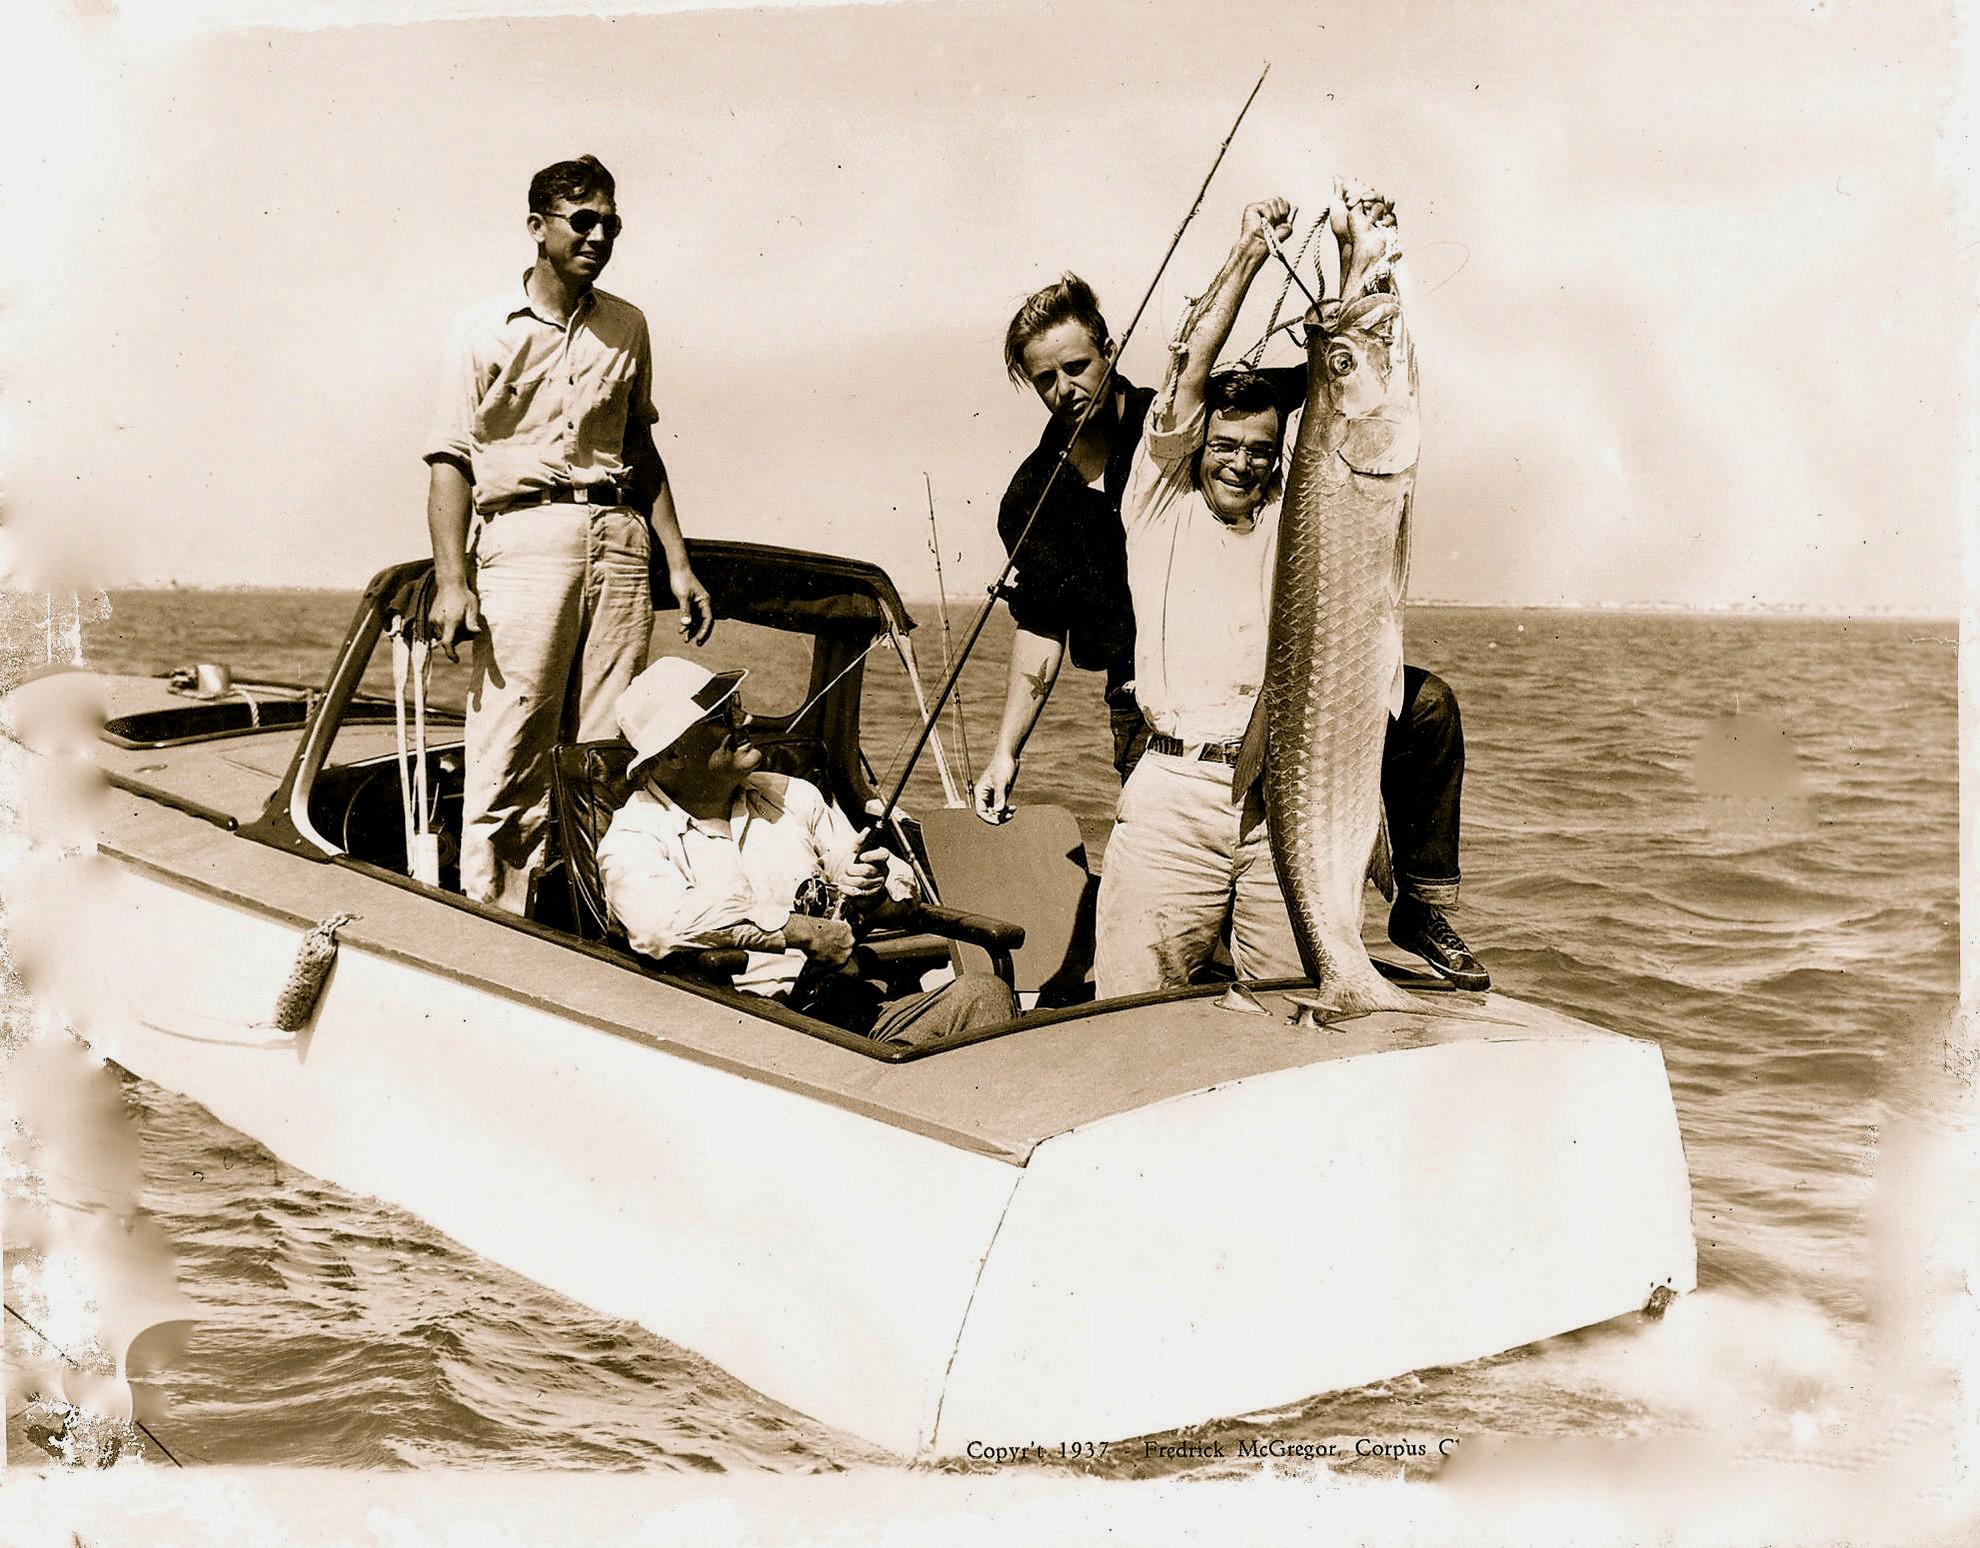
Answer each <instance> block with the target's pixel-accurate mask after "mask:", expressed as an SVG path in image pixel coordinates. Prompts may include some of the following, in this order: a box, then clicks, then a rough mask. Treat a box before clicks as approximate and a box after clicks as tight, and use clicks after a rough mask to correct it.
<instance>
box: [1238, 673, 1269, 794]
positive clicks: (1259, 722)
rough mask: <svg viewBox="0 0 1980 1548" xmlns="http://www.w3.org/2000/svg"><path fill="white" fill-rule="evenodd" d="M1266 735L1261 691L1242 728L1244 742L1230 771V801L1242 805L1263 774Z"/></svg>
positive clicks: (1262, 693)
mask: <svg viewBox="0 0 1980 1548" xmlns="http://www.w3.org/2000/svg"><path fill="white" fill-rule="evenodd" d="M1266 741H1267V733H1266V729H1265V694H1264V691H1263V690H1262V689H1261V690H1260V692H1259V695H1258V697H1257V698H1255V699H1253V700H1252V701H1251V719H1250V721H1249V722H1247V723H1246V725H1245V728H1244V742H1243V743H1242V745H1240V746H1239V748H1238V757H1237V767H1236V768H1235V769H1233V770H1232V771H1231V800H1233V801H1234V802H1239V803H1242V802H1243V800H1244V798H1245V797H1246V796H1247V795H1249V794H1251V787H1252V786H1253V785H1255V784H1257V783H1258V780H1259V776H1261V775H1262V774H1264V772H1265V753H1266Z"/></svg>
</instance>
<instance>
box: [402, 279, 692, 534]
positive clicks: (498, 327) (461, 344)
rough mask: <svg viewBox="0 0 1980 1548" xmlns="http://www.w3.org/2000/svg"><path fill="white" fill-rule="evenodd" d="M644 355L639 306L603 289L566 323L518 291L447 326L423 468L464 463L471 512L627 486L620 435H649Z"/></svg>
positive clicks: (649, 370) (646, 346)
mask: <svg viewBox="0 0 1980 1548" xmlns="http://www.w3.org/2000/svg"><path fill="white" fill-rule="evenodd" d="M657 417H658V416H657V415H656V414H655V412H654V408H653V347H652V344H651V342H650V340H649V339H648V337H647V331H646V319H645V317H643V316H642V315H641V314H640V310H639V308H638V307H636V306H634V305H632V304H631V303H630V302H627V301H621V300H620V299H619V298H618V297H617V296H615V295H612V294H610V293H608V292H606V291H603V290H595V289H594V290H592V291H591V292H590V293H589V294H587V295H586V296H585V298H584V299H583V300H582V301H581V302H579V303H578V307H577V310H576V311H575V312H574V313H572V315H571V318H570V321H569V322H568V323H563V324H558V323H554V322H551V321H549V320H548V319H547V318H545V317H542V316H540V315H539V314H538V313H537V312H536V311H535V309H534V308H533V307H532V306H531V305H530V301H529V297H528V295H527V293H526V292H523V291H516V292H511V293H510V295H509V296H508V297H507V298H506V299H502V300H491V301H487V302H483V303H482V304H480V305H478V306H474V307H470V308H469V309H467V310H466V311H464V312H462V313H461V314H460V316H459V318H458V319H457V320H456V321H455V324H454V328H453V332H452V335H451V337H450V339H449V342H448V352H447V365H446V370H445V373H444V375H443V376H442V378H441V385H440V402H439V408H438V412H437V413H436V414H435V415H434V421H433V433H432V435H431V437H430V438H429V440H428V443H427V450H426V457H427V460H428V461H432V460H434V459H435V458H439V457H451V458H455V459H458V460H459V461H460V462H462V463H464V464H466V466H467V468H468V470H469V476H470V478H471V479H472V481H473V484H474V504H475V509H477V510H479V511H482V512H488V511H494V510H500V509H501V508H502V506H504V505H505V504H507V503H508V502H509V501H511V500H513V499H514V498H515V497H516V496H518V495H521V494H528V493H532V492H536V491H541V490H547V489H556V488H560V487H573V486H579V485H591V484H602V483H616V482H618V481H619V480H621V479H623V478H624V477H625V476H626V472H627V468H626V460H625V444H626V426H627V424H628V423H629V422H632V423H641V424H651V423H652V422H653V421H654V419H656V418H657Z"/></svg>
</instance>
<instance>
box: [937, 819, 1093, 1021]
mask: <svg viewBox="0 0 1980 1548" xmlns="http://www.w3.org/2000/svg"><path fill="white" fill-rule="evenodd" d="M919 815H920V820H921V839H922V844H923V846H924V847H925V848H926V850H927V852H928V868H929V871H930V872H931V873H932V874H933V876H934V878H935V890H936V892H937V893H938V894H939V895H940V898H941V901H942V903H943V905H944V906H945V907H947V908H956V909H962V910H964V911H965V912H968V913H972V914H988V915H989V916H990V917H991V918H993V919H1007V920H1009V921H1010V922H1011V923H1012V924H1018V925H1023V926H1024V944H1023V945H1022V946H1020V947H1019V948H1018V949H1017V951H1016V952H1015V953H1014V963H1015V968H1016V972H1015V976H1014V978H1013V980H1012V984H1013V987H1014V988H1016V989H1017V991H1018V992H1019V993H1020V994H1026V993H1032V992H1036V994H1037V996H1038V1003H1039V1004H1040V1005H1069V1004H1074V1003H1076V1002H1078V1001H1080V1000H1082V999H1086V998H1088V997H1090V995H1091V993H1092V991H1091V989H1090V988H1089V987H1088V984H1087V975H1088V973H1089V971H1090V969H1091V968H1092V965H1093V902H1094V894H1095V893H1096V892H1097V891H1098V887H1099V884H1098V882H1097V881H1096V880H1095V879H1094V878H1093V877H1091V876H1090V875H1089V874H1088V873H1087V869H1086V846H1085V843H1084V842H1083V841H1082V840H1081V838H1080V833H1079V822H1078V820H1077V819H1076V818H1074V816H1073V814H1072V813H1071V812H1069V811H1067V810H1066V809H1065V808H1064V807H1062V806H1040V805H1033V804H1031V803H1028V802H1027V803H1026V804H1025V805H1023V806H1020V807H1019V808H1018V809H1017V811H1016V812H1015V813H1014V814H1013V815H1012V817H1011V820H1010V821H1009V822H1005V823H1000V824H998V825H996V826H994V827H993V826H992V825H990V824H989V823H986V822H984V821H983V820H982V819H981V818H980V817H978V816H977V815H976V814H975V813H974V812H972V811H970V810H969V809H968V808H967V807H937V808H934V809H931V810H928V811H924V812H922V813H920V814H919ZM956 954H957V957H958V959H959V960H958V962H957V966H959V967H974V968H978V969H987V968H988V967H989V957H988V956H987V955H986V954H985V953H984V952H983V951H982V950H981V949H980V948H978V947H975V946H963V945H958V946H957V948H956Z"/></svg>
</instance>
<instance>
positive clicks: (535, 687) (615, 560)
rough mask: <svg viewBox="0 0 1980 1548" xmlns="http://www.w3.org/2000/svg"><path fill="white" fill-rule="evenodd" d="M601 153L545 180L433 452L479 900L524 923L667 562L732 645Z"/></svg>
mask: <svg viewBox="0 0 1980 1548" xmlns="http://www.w3.org/2000/svg"><path fill="white" fill-rule="evenodd" d="M614 194H615V185H614V183H613V180H612V174H611V173H610V172H608V171H606V169H605V168H604V166H603V165H602V164H601V163H600V162H599V161H598V159H597V158H596V157H594V156H582V157H579V158H578V159H577V160H576V161H560V162H557V163H555V164H554V165H552V166H548V167H545V168H544V169H543V170H542V171H541V172H538V173H537V174H536V176H535V177H534V178H532V179H531V180H530V185H529V216H528V219H527V221H526V225H527V227H528V230H529V234H530V237H531V239H532V240H533V241H534V242H535V244H536V261H535V263H534V264H532V265H531V266H530V268H529V269H528V270H527V271H526V272H525V273H524V275H523V277H522V284H521V286H520V287H519V288H517V289H513V290H511V291H509V292H508V293H507V294H506V295H503V296H501V297H499V298H497V299H495V300H491V301H489V302H487V303H485V304H482V305H479V306H476V307H473V308H471V309H470V310H468V311H467V312H465V313H463V314H462V316H461V318H460V320H459V321H458V323H457V324H456V326H455V329H454V333H453V338H452V342H451V346H450V355H449V360H448V364H447V370H446V374H445V376H444V378H443V380H442V385H441V393H440V407H439V413H438V416H437V419H436V422H435V426H434V430H433V435H432V438H431V441H430V442H429V449H428V451H427V453H426V462H427V465H428V468H429V469H430V473H429V478H428V487H427V506H426V512H427V526H428V529H429V531H430V533H431V536H432V540H433V570H434V581H435V589H434V596H433V604H432V608H431V612H430V615H429V617H430V628H431V631H432V634H433V636H434V638H435V639H436V640H437V641H438V642H439V643H440V645H441V646H442V647H443V648H444V649H445V650H446V651H447V654H448V656H449V657H450V658H453V657H454V646H455V642H456V641H457V640H459V639H460V638H462V637H463V636H468V637H471V638H472V640H473V668H472V673H471V676H470V679H469V689H468V707H467V778H466V790H465V798H464V801H463V813H462V832H461V890H462V891H463V892H464V893H466V894H467V896H468V897H470V898H473V899H475V900H476V901H478V902H483V903H489V904H493V905H495V906H496V907H499V908H503V909H507V910H508V911H510V912H511V913H518V914H519V913H522V912H524V911H525V910H526V909H527V907H528V904H529V897H530V887H531V883H532V881H533V879H534V877H535V875H536V872H537V870H538V868H539V866H540V865H541V862H542V850H543V833H544V827H545V823H546V820H547V816H548V811H549V784H550V750H551V748H552V747H553V746H554V745H555V744H556V743H557V741H558V740H559V739H560V738H561V739H575V740H580V741H590V740H593V739H595V738H598V737H604V736H609V735H610V734H611V733H612V729H613V720H612V707H613V704H614V703H615V702H616V700H617V699H618V696H619V693H620V691H621V690H622V689H623V688H624V687H625V686H626V684H628V683H629V682H631V681H632V679H633V678H634V677H635V676H636V675H637V674H638V673H639V671H640V670H641V668H643V667H644V666H645V664H646V657H647V648H648V642H649V639H650V636H651V631H652V623H653V603H652V594H651V590H650V587H649V582H648V566H649V559H650V555H651V545H652V544H653V542H655V541H656V540H657V541H658V543H659V545H660V547H661V550H662V552H663V554H664V556H665V562H666V567H667V574H668V578H669V584H670V586H671V589H672V591H673V594H674V596H675V598H676V599H677V600H678V601H679V603H680V606H681V620H680V631H681V634H682V635H683V636H684V637H685V638H687V639H689V640H691V641H693V642H694V643H696V644H701V643H703V642H705V641H706V640H707V638H708V636H709V634H710V632H711V631H712V630H713V629H714V626H715V613H714V608H713V605H712V603H711V602H710V599H709V596H708V592H707V589H706V588H705V587H703V586H702V584H701V583H700V582H699V581H698V580H696V579H695V575H694V571H693V569H692V568H691V567H690V565H689V563H688V557H687V546H686V544H685V543H684V542H683V541H682V538H681V528H680V522H679V519H678V518H677V517H676V515H675V512H674V499H673V491H672V490H671V488H670V487H669V485H668V480H667V470H666V467H665V465H664V464H663V463H662V462H661V460H660V455H659V452H658V451H657V450H656V448H655V447H654V444H653V421H654V419H655V418H656V417H657V415H656V413H655V410H654V407H653V394H652V389H653V359H652V346H651V343H650V341H649V338H648V335H647V329H646V319H645V317H643V316H642V315H641V314H640V312H639V309H638V308H637V307H634V306H632V305H631V304H630V303H628V302H625V301H622V300H620V299H619V298H618V297H617V296H614V295H610V294H608V293H607V292H605V291H603V290H599V289H598V288H596V281H597V279H598V276H599V275H600V274H601V273H603V272H604V269H605V265H606V264H607V263H609V262H610V261H611V257H612V249H613V243H614V242H615V241H616V240H617V238H618V235H619V231H620V221H619V214H618V210H617V208H616V207H615V204H614Z"/></svg>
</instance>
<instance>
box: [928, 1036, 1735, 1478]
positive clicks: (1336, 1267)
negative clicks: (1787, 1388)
mask: <svg viewBox="0 0 1980 1548" xmlns="http://www.w3.org/2000/svg"><path fill="white" fill-rule="evenodd" d="M1487 1005H1488V1007H1490V1011H1489V1013H1490V1014H1493V1015H1503V1016H1504V1017H1505V1018H1506V1023H1507V1024H1506V1025H1503V1026H1498V1027H1491V1026H1489V1025H1483V1024H1478V1023H1471V1022H1453V1023H1450V1024H1449V1025H1448V1026H1447V1027H1445V1028H1441V1029H1440V1028H1439V1027H1438V1026H1437V1024H1436V1023H1437V1018H1434V1017H1432V1018H1421V1020H1422V1021H1423V1023H1424V1025H1423V1026H1420V1027H1418V1028H1416V1029H1414V1032H1413V1033H1411V1034H1408V1035H1405V1036H1401V1037H1399V1036H1398V1033H1399V1031H1401V1030H1403V1029H1398V1028H1396V1027H1393V1026H1388V1025H1385V1024H1386V1023H1390V1022H1393V1021H1398V1020H1402V1021H1406V1020H1409V1019H1410V1018H1395V1017H1387V1016H1378V1017H1366V1018H1361V1019H1360V1021H1358V1022H1356V1023H1352V1024H1349V1025H1350V1027H1351V1028H1352V1030H1350V1031H1339V1032H1319V1033H1314V1034H1311V1035H1313V1036H1315V1037H1318V1038H1322V1039H1328V1038H1339V1039H1343V1040H1344V1041H1349V1042H1352V1043H1353V1044H1355V1045H1357V1046H1358V1045H1364V1044H1365V1045H1366V1046H1365V1048H1364V1049H1363V1051H1360V1052H1354V1053H1345V1054H1342V1055H1340V1056H1336V1057H1327V1058H1322V1059H1319V1060H1317V1061H1316V1062H1312V1063H1307V1064H1302V1065H1297V1066H1294V1067H1292V1068H1287V1069H1282V1070H1277V1071H1272V1072H1267V1073H1262V1074H1258V1075H1255V1076H1249V1077H1245V1078H1242V1079H1238V1080H1235V1081H1233V1082H1231V1083H1229V1084H1224V1085H1218V1086H1214V1087H1211V1088H1208V1089H1205V1090H1200V1091H1196V1092H1192V1093H1190V1094H1188V1095H1185V1096H1180V1097H1176V1098H1173V1099H1171V1100H1168V1101H1165V1102H1160V1103H1157V1104H1154V1105H1151V1106H1148V1107H1143V1108H1138V1109H1135V1110H1132V1111H1128V1112H1123V1113H1119V1114H1116V1115H1114V1116H1111V1117H1108V1118H1104V1119H1101V1120H1098V1121H1095V1122H1093V1123H1091V1124H1088V1125H1085V1126H1082V1127H1078V1128H1074V1129H1071V1130H1069V1131H1067V1132H1064V1133H1061V1134H1058V1135H1056V1136H1054V1137H1053V1138H1051V1139H1048V1140H1046V1141H1045V1142H1043V1143H1042V1144H1040V1145H1039V1146H1038V1148H1037V1150H1036V1151H1035V1152H1034V1154H1033V1155H1032V1156H1031V1158H1030V1161H1029V1164H1028V1165H1027V1166H1026V1167H1025V1170H1024V1174H1023V1179H1022V1181H1021V1182H1020V1184H1019V1186H1018V1188H1017V1190H1016V1192H1015V1195H1014V1197H1013V1198H1012V1201H1011V1204H1010V1206H1009V1208H1008V1209H1007V1210H1006V1212H1005V1215H1004V1219H1003V1221H1002V1224H1001V1226H1000V1228H999V1230H998V1233H997V1237H996V1241H995V1244H994V1246H993V1248H992V1250H991V1252H990V1254H989V1257H988V1260H987V1262H986V1264H985V1268H984V1271H983V1275H982V1278H981V1280H980V1282H979V1284H978V1286H977V1290H976V1294H975V1297H974V1299H973V1301H972V1303H971V1306H970V1310H969V1314H968V1317H967V1319H966V1322H965V1324H964V1327H963V1330H962V1335H961V1338H960V1341H959V1344H958V1348H957V1351H956V1357H955V1360H954V1362H953V1365H952V1366H951V1369H950V1374H949V1379H948V1382H947V1387H946V1391H945V1393H944V1397H943V1403H942V1409H941V1413H940V1418H939V1422H938V1425H937V1429H936V1434H935V1437H934V1450H935V1451H936V1452H937V1453H939V1454H954V1453H957V1452H962V1451H965V1450H966V1449H967V1448H969V1447H970V1445H971V1443H972V1442H976V1443H979V1444H1002V1443H1009V1442H1012V1441H1041V1440H1044V1441H1046V1442H1047V1443H1048V1444H1049V1442H1050V1439H1052V1438H1056V1439H1063V1440H1067V1441H1081V1440H1089V1439H1095V1438H1104V1437H1119V1436H1133V1435H1145V1434H1150V1433H1154V1432H1157V1431H1161V1430H1167V1429H1173V1428H1175V1427H1177V1426H1180V1425H1186V1424H1192V1423H1197V1422H1201V1421H1204V1420H1209V1419H1213V1418H1217V1417H1219V1416H1225V1415H1231V1414H1237V1413H1244V1412H1255V1411H1257V1410H1259V1409H1260V1408H1264V1407H1270V1406H1276V1405H1279V1404H1282V1403H1287V1402H1296V1401H1299V1400H1301V1399H1303V1398H1306V1397H1309V1396H1312V1395H1314V1394H1318V1393H1324V1392H1328V1391H1336V1390H1341V1389H1345V1388H1350V1387H1355V1386H1359V1385H1362V1384H1364V1383H1367V1382H1371V1381H1377V1380H1382V1379H1385V1378H1388V1377H1393V1376H1396V1375H1399V1374H1402V1373H1404V1372H1407V1371H1412V1370H1418V1369H1423V1368H1426V1367H1433V1366H1445V1365H1453V1364H1458V1363H1461V1362H1463V1361H1468V1360H1474V1359H1478V1358H1481V1357H1484V1356H1487V1355H1492V1354H1497V1353H1500V1352H1502V1351H1504V1350H1507V1349H1512V1348H1516V1347H1518V1346H1520V1345H1522V1344H1526V1343H1531V1342H1533V1341H1535V1340H1537V1339H1541V1338H1546V1337H1550V1336H1552V1335H1556V1334H1560V1333H1564V1332H1568V1331H1570V1330H1572V1329H1575V1328H1581V1327H1586V1326H1589V1325H1591V1324H1593V1323H1598V1322H1602V1321H1606V1320H1607V1319H1609V1318H1612V1317H1616V1316H1619V1315H1622V1314H1624V1313H1628V1312H1632V1311H1635V1310H1638V1309H1640V1308H1642V1307H1643V1306H1644V1305H1645V1303H1646V1302H1647V1301H1648V1300H1649V1299H1650V1297H1651V1295H1652V1293H1653V1292H1654V1291H1656V1290H1657V1289H1658V1288H1659V1287H1664V1288H1666V1289H1668V1290H1670V1291H1673V1292H1683V1291H1689V1290H1691V1289H1693V1288H1694V1287H1695V1284H1696V1254H1695V1249H1694V1244H1693V1240H1692V1232H1691V1220H1690V1203H1691V1195H1690V1182H1689V1178H1688V1175H1687V1172H1686V1169H1685V1160H1684V1152H1683V1147H1682V1144H1681V1142H1680V1139H1679V1135H1678V1128H1677V1121H1676V1114H1675V1111H1674V1109H1673V1106H1672V1101H1671V1095H1670V1087H1669V1083H1668V1081H1667V1079H1666V1076H1665V1072H1664V1064H1663V1057H1662V1054H1661V1051H1660V1050H1659V1049H1658V1047H1657V1046H1656V1045H1655V1044H1654V1043H1650V1042H1645V1041H1641V1040H1638V1039H1635V1038H1628V1037H1621V1036H1617V1035H1615V1034H1612V1033H1607V1032H1603V1031H1601V1030H1600V1029H1598V1028H1594V1027H1590V1026H1586V1025H1585V1024H1583V1023H1580V1022H1575V1021H1572V1020H1570V1019H1569V1018H1566V1017H1560V1016H1556V1015H1553V1014H1552V1013H1549V1012H1545V1011H1541V1010H1539V1009H1537V1008H1535V1007H1531V1006H1524V1005H1519V1004H1518V1003H1517V1002H1510V1001H1501V1000H1499V999H1497V998H1496V997H1494V998H1493V999H1491V1000H1489V1001H1488V1002H1487ZM1411 1037H1413V1038H1414V1039H1415V1041H1414V1045H1413V1046H1404V1044H1406V1043H1408V1042H1409V1041H1410V1039H1411ZM1046 1415H1050V1416H1052V1418H1053V1420H1054V1421H1055V1422H1056V1423H1057V1424H1058V1425H1059V1426H1061V1427H1062V1428H1063V1430H1064V1433H1063V1434H1062V1435H1059V1436H1057V1437H1052V1438H1048V1437H1043V1436H1040V1435H1039V1434H1037V1433H1036V1432H1037V1430H1038V1427H1039V1424H1040V1422H1041V1416H1046Z"/></svg>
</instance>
